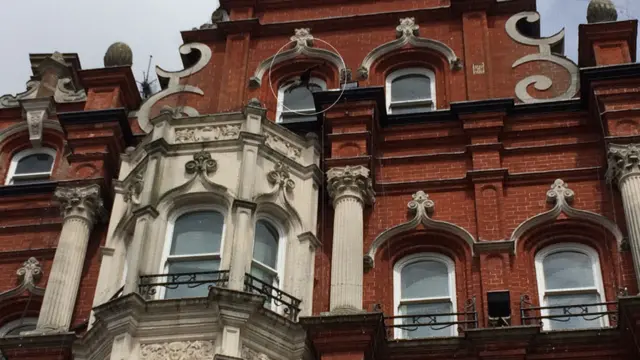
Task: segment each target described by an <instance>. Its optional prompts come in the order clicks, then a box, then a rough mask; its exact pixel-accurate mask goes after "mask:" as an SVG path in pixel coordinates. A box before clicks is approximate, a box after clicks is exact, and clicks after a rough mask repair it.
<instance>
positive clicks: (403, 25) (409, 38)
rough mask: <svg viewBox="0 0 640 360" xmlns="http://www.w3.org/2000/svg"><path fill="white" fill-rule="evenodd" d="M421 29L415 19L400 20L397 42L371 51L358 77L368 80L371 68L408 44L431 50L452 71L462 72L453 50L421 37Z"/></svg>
mask: <svg viewBox="0 0 640 360" xmlns="http://www.w3.org/2000/svg"><path fill="white" fill-rule="evenodd" d="M419 29H420V27H419V26H418V25H417V24H416V22H415V18H403V19H400V24H399V25H398V26H397V27H396V37H397V38H396V40H393V41H390V42H388V43H385V44H382V45H380V46H378V47H376V48H375V49H373V50H371V52H370V53H369V54H367V56H365V58H364V60H362V64H361V65H360V67H359V68H358V76H360V78H361V79H367V78H368V77H369V71H370V70H371V66H372V65H373V64H374V63H375V62H376V61H377V60H378V59H380V58H381V57H382V56H384V55H386V54H388V53H390V52H392V51H395V50H398V49H401V48H402V47H404V46H406V45H407V44H409V45H411V46H413V47H416V48H424V49H430V50H433V51H435V52H438V53H440V54H442V56H444V57H445V58H446V59H447V61H448V62H449V66H450V67H451V69H452V70H460V69H461V68H462V61H461V60H460V59H458V56H457V55H456V53H455V52H454V51H453V49H451V48H450V47H449V46H447V45H446V44H444V43H442V42H440V41H437V40H431V39H426V38H422V37H419V36H418V34H419V32H418V31H419Z"/></svg>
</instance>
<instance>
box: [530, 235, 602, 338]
mask: <svg viewBox="0 0 640 360" xmlns="http://www.w3.org/2000/svg"><path fill="white" fill-rule="evenodd" d="M567 251H568V252H578V253H582V254H585V255H587V256H588V257H589V258H590V259H591V268H592V273H593V282H594V287H592V288H591V287H589V288H574V289H563V290H550V291H547V290H546V284H545V277H544V259H545V258H546V257H547V256H549V255H552V254H556V253H559V252H567ZM535 266H536V280H537V282H538V297H539V300H540V306H541V307H544V306H548V305H547V301H546V296H547V295H572V294H573V295H580V294H594V293H595V294H597V295H598V296H599V301H598V302H600V303H603V302H605V301H606V295H605V292H604V284H603V282H602V268H601V267H600V257H599V256H598V253H597V252H596V251H595V250H594V249H593V248H592V247H589V246H586V245H583V244H578V243H560V244H555V245H550V246H547V247H545V248H543V249H542V250H540V251H538V253H537V254H536V256H535ZM598 311H601V312H604V311H607V309H606V306H604V305H603V306H600V307H598ZM540 313H541V315H542V316H547V315H549V310H545V309H542V310H541V311H540ZM593 323H600V326H599V327H606V326H609V317H608V316H606V315H605V316H603V317H601V318H600V319H598V320H593ZM542 328H543V329H545V330H552V327H551V320H550V319H542ZM589 328H591V327H589ZM594 328H598V327H594ZM585 329H586V328H585Z"/></svg>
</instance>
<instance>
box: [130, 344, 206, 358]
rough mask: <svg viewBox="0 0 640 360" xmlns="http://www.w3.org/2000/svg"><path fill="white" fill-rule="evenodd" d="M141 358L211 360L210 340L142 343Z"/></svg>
mask: <svg viewBox="0 0 640 360" xmlns="http://www.w3.org/2000/svg"><path fill="white" fill-rule="evenodd" d="M140 356H141V357H140V358H141V360H212V359H213V356H214V347H213V343H212V342H211V341H175V342H166V343H162V344H142V345H141V346H140Z"/></svg>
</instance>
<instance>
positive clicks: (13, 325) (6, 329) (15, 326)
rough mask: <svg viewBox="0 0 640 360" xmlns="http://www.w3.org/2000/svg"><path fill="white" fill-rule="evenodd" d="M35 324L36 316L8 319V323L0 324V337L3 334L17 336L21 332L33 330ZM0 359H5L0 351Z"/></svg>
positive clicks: (36, 321)
mask: <svg viewBox="0 0 640 360" xmlns="http://www.w3.org/2000/svg"><path fill="white" fill-rule="evenodd" d="M37 324H38V318H35V317H27V318H23V319H17V320H13V321H9V322H8V323H6V324H4V325H2V326H0V338H3V337H5V336H18V335H20V333H21V332H24V331H31V330H35V329H36V325H37ZM0 360H5V357H4V356H3V355H2V353H0Z"/></svg>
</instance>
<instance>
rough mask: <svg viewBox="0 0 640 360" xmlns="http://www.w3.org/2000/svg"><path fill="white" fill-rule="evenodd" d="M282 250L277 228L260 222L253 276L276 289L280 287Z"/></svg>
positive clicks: (258, 224)
mask: <svg viewBox="0 0 640 360" xmlns="http://www.w3.org/2000/svg"><path fill="white" fill-rule="evenodd" d="M280 248H281V247H280V233H279V232H278V230H277V229H276V227H275V226H273V225H272V224H271V223H270V222H268V221H266V220H258V222H257V223H256V231H255V240H254V243H253V260H252V262H251V275H252V276H253V277H255V278H257V279H258V280H260V281H262V282H264V283H266V284H269V285H271V286H273V287H276V288H277V287H278V286H279V285H280V277H279V272H280V271H279V270H280V268H279V265H280V259H279V258H280Z"/></svg>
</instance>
